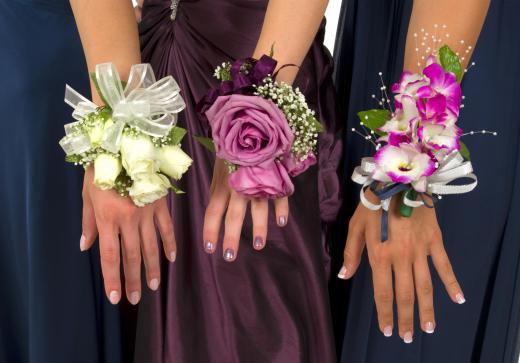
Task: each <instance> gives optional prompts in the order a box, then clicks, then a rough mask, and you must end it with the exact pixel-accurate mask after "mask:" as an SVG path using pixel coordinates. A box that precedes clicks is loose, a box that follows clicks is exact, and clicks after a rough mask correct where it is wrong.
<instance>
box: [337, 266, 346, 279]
mask: <svg viewBox="0 0 520 363" xmlns="http://www.w3.org/2000/svg"><path fill="white" fill-rule="evenodd" d="M338 277H339V278H340V279H343V280H346V279H347V268H346V267H345V266H341V270H339V272H338Z"/></svg>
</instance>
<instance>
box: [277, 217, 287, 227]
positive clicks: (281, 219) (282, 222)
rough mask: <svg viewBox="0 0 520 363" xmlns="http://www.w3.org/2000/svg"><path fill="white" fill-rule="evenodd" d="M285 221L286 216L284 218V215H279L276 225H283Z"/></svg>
mask: <svg viewBox="0 0 520 363" xmlns="http://www.w3.org/2000/svg"><path fill="white" fill-rule="evenodd" d="M286 223H287V218H285V216H280V218H278V225H279V226H280V227H283V226H285V224H286Z"/></svg>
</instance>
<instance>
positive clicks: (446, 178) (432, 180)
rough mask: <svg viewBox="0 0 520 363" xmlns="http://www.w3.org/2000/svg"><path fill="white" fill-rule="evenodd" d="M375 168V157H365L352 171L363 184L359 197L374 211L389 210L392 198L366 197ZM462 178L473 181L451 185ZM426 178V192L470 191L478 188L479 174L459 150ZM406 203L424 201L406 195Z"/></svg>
mask: <svg viewBox="0 0 520 363" xmlns="http://www.w3.org/2000/svg"><path fill="white" fill-rule="evenodd" d="M375 170H376V163H375V161H374V158H363V159H362V160H361V165H360V166H358V167H356V168H355V169H354V172H353V173H352V181H354V182H355V183H357V184H361V185H362V186H363V187H362V188H361V191H360V194H359V197H360V200H361V203H363V205H364V206H365V207H367V208H368V209H370V210H374V211H375V210H379V209H381V208H382V209H383V210H385V211H388V208H389V206H390V201H391V198H388V199H385V200H382V201H381V202H380V203H379V204H374V203H372V202H370V201H369V200H368V199H367V198H366V197H365V190H366V188H367V187H369V186H370V185H371V184H372V183H373V182H375V181H376V180H374V179H373V178H372V175H373V173H374V171H375ZM462 178H467V179H471V180H473V181H472V182H470V183H467V184H459V185H450V183H451V182H453V181H455V180H457V179H462ZM426 180H427V188H426V193H428V194H436V195H448V194H464V193H469V192H471V191H472V190H473V189H475V188H476V186H477V183H478V180H477V176H476V175H475V174H473V166H472V165H471V162H470V161H465V160H464V158H463V157H462V155H460V153H459V152H457V151H456V152H453V153H451V154H449V155H448V156H446V157H445V158H444V159H443V160H442V162H440V163H439V167H438V169H437V170H436V171H435V173H433V174H432V175H430V176H429V177H427V179H426ZM404 204H406V205H407V206H409V207H412V208H417V207H420V206H422V205H423V204H424V201H422V200H412V199H409V198H408V197H407V196H406V195H405V197H404Z"/></svg>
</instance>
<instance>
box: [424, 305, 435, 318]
mask: <svg viewBox="0 0 520 363" xmlns="http://www.w3.org/2000/svg"><path fill="white" fill-rule="evenodd" d="M421 314H422V315H423V317H425V318H426V319H431V317H432V316H433V315H434V311H433V307H432V306H431V305H428V306H423V307H421Z"/></svg>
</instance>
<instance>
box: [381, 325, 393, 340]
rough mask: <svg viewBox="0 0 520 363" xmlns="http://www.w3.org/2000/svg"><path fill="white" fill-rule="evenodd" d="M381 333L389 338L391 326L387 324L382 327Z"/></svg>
mask: <svg viewBox="0 0 520 363" xmlns="http://www.w3.org/2000/svg"><path fill="white" fill-rule="evenodd" d="M383 334H384V336H385V337H387V338H389V337H391V336H392V327H391V326H390V325H389V326H385V327H384V329H383Z"/></svg>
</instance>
